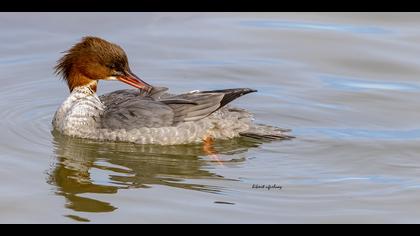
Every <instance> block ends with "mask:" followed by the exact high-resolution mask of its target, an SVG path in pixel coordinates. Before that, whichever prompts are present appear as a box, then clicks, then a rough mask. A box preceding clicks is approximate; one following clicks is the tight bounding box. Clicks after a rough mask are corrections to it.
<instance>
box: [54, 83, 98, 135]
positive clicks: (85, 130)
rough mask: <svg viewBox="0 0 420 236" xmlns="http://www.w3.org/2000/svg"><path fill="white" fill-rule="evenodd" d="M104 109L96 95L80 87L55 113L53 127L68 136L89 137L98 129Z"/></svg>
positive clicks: (86, 88)
mask: <svg viewBox="0 0 420 236" xmlns="http://www.w3.org/2000/svg"><path fill="white" fill-rule="evenodd" d="M104 109H105V107H104V105H103V104H102V102H101V101H100V100H99V98H98V96H97V95H96V93H94V92H93V91H92V90H90V89H89V88H88V87H78V88H75V89H74V90H73V92H72V93H71V94H70V96H69V97H68V98H67V99H66V100H65V101H64V102H63V104H62V105H61V107H60V108H59V109H58V110H57V112H56V113H55V115H54V119H53V126H54V128H55V129H57V130H58V131H60V132H62V133H64V134H66V135H71V136H79V137H80V136H85V137H87V136H89V135H88V134H92V133H94V131H95V130H96V129H97V128H98V125H99V122H98V121H99V119H100V115H101V113H102V112H103V110H104Z"/></svg>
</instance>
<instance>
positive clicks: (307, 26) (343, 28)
mask: <svg viewBox="0 0 420 236" xmlns="http://www.w3.org/2000/svg"><path fill="white" fill-rule="evenodd" d="M240 25H244V26H251V27H260V28H283V29H297V30H327V31H338V32H350V33H358V34H390V33H392V31H391V30H389V29H384V28H380V27H376V26H354V25H342V24H326V23H307V22H297V21H276V20H252V21H241V22H240Z"/></svg>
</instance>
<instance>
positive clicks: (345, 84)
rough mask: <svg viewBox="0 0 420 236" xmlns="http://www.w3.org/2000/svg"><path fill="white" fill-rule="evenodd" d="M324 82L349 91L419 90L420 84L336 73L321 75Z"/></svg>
mask: <svg viewBox="0 0 420 236" xmlns="http://www.w3.org/2000/svg"><path fill="white" fill-rule="evenodd" d="M320 79H321V81H322V82H324V83H325V84H327V85H328V86H332V87H334V88H336V89H341V90H348V91H363V90H397V91H419V90H420V85H417V84H412V83H407V82H389V81H367V80H362V79H353V78H346V77H342V76H334V75H322V76H320Z"/></svg>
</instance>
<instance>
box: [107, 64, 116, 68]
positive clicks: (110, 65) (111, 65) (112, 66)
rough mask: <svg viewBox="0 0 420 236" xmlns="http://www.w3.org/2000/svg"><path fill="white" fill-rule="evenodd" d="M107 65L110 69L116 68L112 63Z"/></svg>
mask: <svg viewBox="0 0 420 236" xmlns="http://www.w3.org/2000/svg"><path fill="white" fill-rule="evenodd" d="M108 67H109V68H111V69H116V68H117V65H115V64H114V63H112V64H108Z"/></svg>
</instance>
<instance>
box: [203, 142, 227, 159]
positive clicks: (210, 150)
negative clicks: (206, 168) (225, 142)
mask: <svg viewBox="0 0 420 236" xmlns="http://www.w3.org/2000/svg"><path fill="white" fill-rule="evenodd" d="M213 144H214V139H213V138H212V137H210V136H207V137H205V138H204V143H203V151H204V152H205V153H206V154H207V155H208V156H209V157H210V158H211V159H213V160H214V161H217V163H218V164H219V165H222V166H223V163H222V162H221V161H220V158H219V156H218V155H217V152H216V150H214V147H213Z"/></svg>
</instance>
